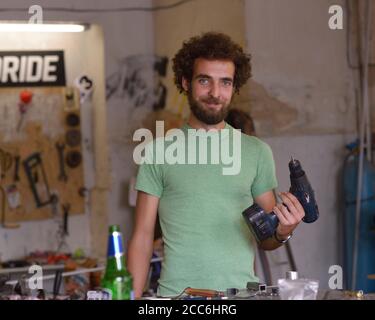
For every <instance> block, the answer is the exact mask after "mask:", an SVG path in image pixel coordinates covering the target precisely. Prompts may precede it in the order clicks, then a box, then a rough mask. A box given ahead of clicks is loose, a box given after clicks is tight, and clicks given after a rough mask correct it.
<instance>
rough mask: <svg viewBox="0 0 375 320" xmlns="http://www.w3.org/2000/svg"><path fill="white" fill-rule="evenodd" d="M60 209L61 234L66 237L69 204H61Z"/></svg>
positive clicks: (67, 233)
mask: <svg viewBox="0 0 375 320" xmlns="http://www.w3.org/2000/svg"><path fill="white" fill-rule="evenodd" d="M62 208H63V233H64V235H65V236H67V235H69V231H68V219H69V210H70V203H66V204H63V205H62Z"/></svg>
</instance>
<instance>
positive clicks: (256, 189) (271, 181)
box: [251, 142, 277, 198]
mask: <svg viewBox="0 0 375 320" xmlns="http://www.w3.org/2000/svg"><path fill="white" fill-rule="evenodd" d="M275 188H277V179H276V170H275V161H274V159H273V154H272V150H271V148H270V146H269V145H268V144H266V143H264V142H261V144H260V150H259V156H258V163H257V173H256V177H255V179H254V182H253V185H252V186H251V193H252V195H253V198H256V197H258V196H260V195H261V194H263V193H265V192H267V191H270V190H273V189H275Z"/></svg>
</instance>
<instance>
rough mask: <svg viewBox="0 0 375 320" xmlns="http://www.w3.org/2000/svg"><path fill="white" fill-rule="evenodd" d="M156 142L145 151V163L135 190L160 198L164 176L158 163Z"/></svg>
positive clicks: (139, 173)
mask: <svg viewBox="0 0 375 320" xmlns="http://www.w3.org/2000/svg"><path fill="white" fill-rule="evenodd" d="M155 146H156V144H155V141H154V142H152V143H150V144H148V145H147V146H146V149H145V161H144V162H143V163H142V164H141V165H140V166H139V169H138V174H137V181H136V184H135V189H136V190H138V191H143V192H145V193H148V194H151V195H154V196H156V197H158V198H160V197H161V195H162V193H163V175H162V168H161V164H158V163H157V162H156V160H155V159H156V158H155V156H156V154H155V149H156V148H155Z"/></svg>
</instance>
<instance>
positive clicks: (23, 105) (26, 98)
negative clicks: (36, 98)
mask: <svg viewBox="0 0 375 320" xmlns="http://www.w3.org/2000/svg"><path fill="white" fill-rule="evenodd" d="M32 97H33V94H32V92H30V91H28V90H23V91H21V92H20V102H19V103H18V108H19V111H20V119H19V121H18V124H17V131H20V129H21V126H22V123H23V121H24V118H25V115H26V112H27V110H28V108H29V107H30V102H31V100H32Z"/></svg>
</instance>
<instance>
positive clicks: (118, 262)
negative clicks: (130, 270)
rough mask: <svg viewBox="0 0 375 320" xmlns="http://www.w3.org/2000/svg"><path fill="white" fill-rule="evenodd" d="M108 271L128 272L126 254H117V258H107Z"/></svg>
mask: <svg viewBox="0 0 375 320" xmlns="http://www.w3.org/2000/svg"><path fill="white" fill-rule="evenodd" d="M106 270H107V271H123V270H126V264H125V256H124V254H117V255H116V256H109V257H108V258H107V266H106Z"/></svg>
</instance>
